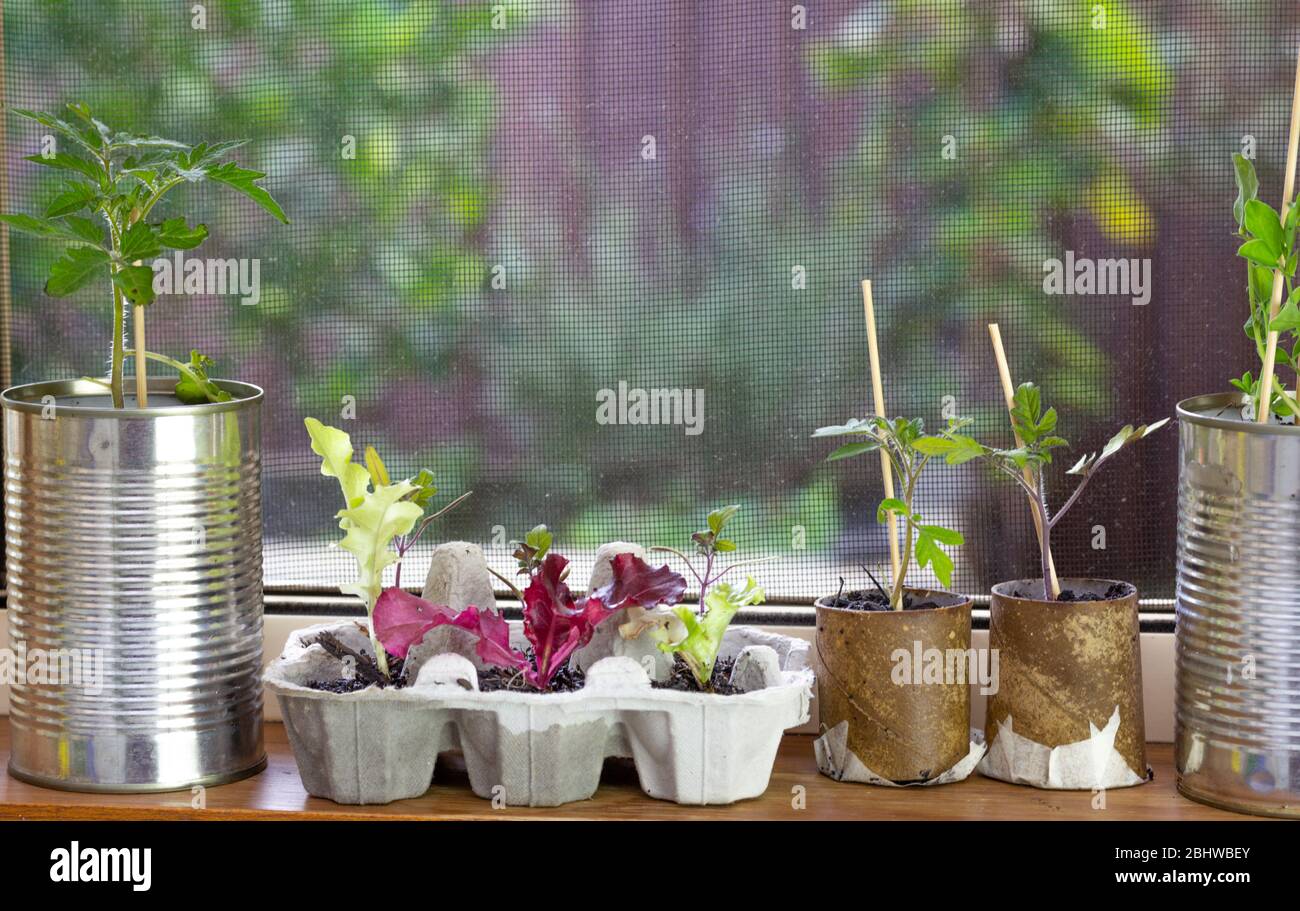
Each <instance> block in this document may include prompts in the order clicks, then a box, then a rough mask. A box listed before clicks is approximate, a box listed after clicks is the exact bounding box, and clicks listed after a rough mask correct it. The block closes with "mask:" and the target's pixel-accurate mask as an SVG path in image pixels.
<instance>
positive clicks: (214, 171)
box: [206, 161, 289, 225]
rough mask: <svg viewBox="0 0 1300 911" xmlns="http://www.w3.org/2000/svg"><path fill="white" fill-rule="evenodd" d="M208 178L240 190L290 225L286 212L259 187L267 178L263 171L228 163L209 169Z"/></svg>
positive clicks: (231, 162)
mask: <svg viewBox="0 0 1300 911" xmlns="http://www.w3.org/2000/svg"><path fill="white" fill-rule="evenodd" d="M206 176H207V177H208V179H209V180H215V181H217V182H218V183H224V184H225V185H226V186H228V187H230V188H232V189H234V190H238V191H239V192H240V193H243V194H244V195H245V196H247V197H248V198H249V199H251V200H253V202H255V203H257V204H258V205H259V206H261V207H262V208H263V209H265V210H266V211H268V212H270V213H271V214H272V215H274V216H275V217H276V218H278V219H280V221H282V222H284V223H285V224H286V225H287V224H288V223H289V218H288V216H286V215H285V214H284V210H283V209H281V208H280V204H279V203H277V202H276V201H275V200H274V199H273V198H272V197H271V194H270V193H268V192H266V190H265V189H263V188H262V187H259V186H258V185H257V183H256V181H258V180H260V179H261V178H263V177H265V176H266V175H265V174H263V173H262V172H261V171H253V170H250V169H248V168H241V167H240V166H239V165H237V164H236V163H235V162H233V161H228V162H226V163H225V164H222V165H218V166H216V167H214V168H208V169H207V172H206Z"/></svg>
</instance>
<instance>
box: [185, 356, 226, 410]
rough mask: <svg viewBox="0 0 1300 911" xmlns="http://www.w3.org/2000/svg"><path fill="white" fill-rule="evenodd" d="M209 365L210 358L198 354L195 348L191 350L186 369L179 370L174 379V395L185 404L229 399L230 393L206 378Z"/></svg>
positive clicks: (200, 403) (210, 362) (199, 403)
mask: <svg viewBox="0 0 1300 911" xmlns="http://www.w3.org/2000/svg"><path fill="white" fill-rule="evenodd" d="M211 367H212V358H210V357H208V356H207V355H205V354H199V352H198V351H197V350H196V351H191V352H190V362H189V364H188V365H187V369H186V370H182V371H180V377H179V378H178V379H177V381H176V397H177V398H179V399H180V400H181V401H182V402H184V403H185V404H187V405H202V404H205V403H207V402H228V401H230V399H231V395H230V393H229V392H227V391H226V390H224V389H222V388H221V387H220V386H218V385H217V384H216V383H214V382H212V380H210V379H208V370H209V369H210V368H211Z"/></svg>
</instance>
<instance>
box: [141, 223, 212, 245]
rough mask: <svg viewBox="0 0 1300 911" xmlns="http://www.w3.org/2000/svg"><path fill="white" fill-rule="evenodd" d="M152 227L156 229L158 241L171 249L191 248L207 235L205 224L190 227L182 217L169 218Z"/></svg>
mask: <svg viewBox="0 0 1300 911" xmlns="http://www.w3.org/2000/svg"><path fill="white" fill-rule="evenodd" d="M154 227H155V228H156V230H157V237H158V243H160V244H162V245H163V246H164V247H168V248H170V249H172V250H193V249H194V248H195V247H197V246H198V245H199V244H201V243H203V241H205V240H206V239H207V237H208V226H207V225H195V226H194V227H192V228H191V227H190V226H189V225H187V224H186V223H185V219H184V218H169V219H167V220H166V221H164V222H162V223H161V224H159V225H155V226H154Z"/></svg>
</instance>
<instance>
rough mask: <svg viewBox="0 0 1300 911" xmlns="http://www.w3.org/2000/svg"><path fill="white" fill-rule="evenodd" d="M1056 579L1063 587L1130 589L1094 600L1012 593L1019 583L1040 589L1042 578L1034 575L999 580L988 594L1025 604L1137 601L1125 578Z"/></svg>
mask: <svg viewBox="0 0 1300 911" xmlns="http://www.w3.org/2000/svg"><path fill="white" fill-rule="evenodd" d="M1057 581H1058V582H1059V583H1060V585H1061V588H1063V589H1064V588H1070V587H1074V588H1081V587H1084V586H1087V587H1089V588H1101V587H1102V586H1103V585H1104V586H1106V587H1107V588H1110V587H1111V586H1114V585H1127V586H1128V587H1129V588H1130V589H1131V591H1129V592H1128V593H1127V594H1124V595H1120V596H1119V597H1118V598H1100V599H1098V600H1096V601H1049V600H1048V599H1046V598H1022V597H1020V596H1019V595H1015V594H1012V592H1013V591H1014V590H1015V588H1014V587H1015V586H1019V585H1027V586H1033V585H1037V586H1038V587H1039V588H1040V589H1041V588H1042V587H1043V580H1042V579H1041V578H1037V577H1035V578H1032V579H1008V580H1006V581H1005V582H999V583H997V584H996V585H993V586H991V587H990V588H989V594H990V595H995V596H997V597H999V598H1006V599H1008V600H1011V601H1019V602H1023V603H1026V604H1043V605H1047V606H1050V607H1074V606H1076V605H1089V604H1092V605H1096V604H1120V603H1122V602H1125V601H1128V600H1130V599H1132V601H1133V603H1134V604H1137V603H1138V588H1137V586H1136V585H1134V584H1133V583H1132V582H1129V581H1128V580H1126V579H1099V578H1095V577H1093V576H1061V577H1060V578H1059V579H1058V580H1057Z"/></svg>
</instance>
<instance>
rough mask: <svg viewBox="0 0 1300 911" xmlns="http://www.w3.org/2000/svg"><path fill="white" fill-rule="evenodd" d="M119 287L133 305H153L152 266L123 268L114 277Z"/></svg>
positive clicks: (114, 281)
mask: <svg viewBox="0 0 1300 911" xmlns="http://www.w3.org/2000/svg"><path fill="white" fill-rule="evenodd" d="M112 278H113V284H115V285H117V287H118V288H120V289H121V290H122V293H123V294H125V295H126V299H127V300H129V301H130V302H131V303H132V304H135V305H139V306H143V305H145V304H151V303H153V299H154V296H155V295H154V291H153V269H152V268H151V267H150V266H144V265H140V266H123V267H122V268H120V269H118V270H117V271H116V272H114V273H113V275H112Z"/></svg>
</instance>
